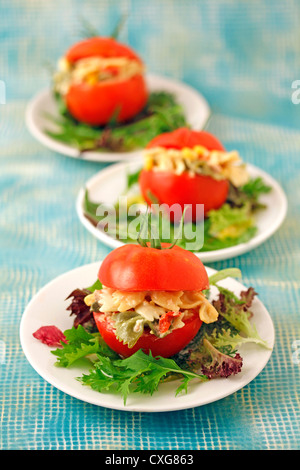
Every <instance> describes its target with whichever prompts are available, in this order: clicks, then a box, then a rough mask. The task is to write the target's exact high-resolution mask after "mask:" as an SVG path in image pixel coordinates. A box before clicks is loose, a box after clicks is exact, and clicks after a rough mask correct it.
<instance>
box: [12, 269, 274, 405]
mask: <svg viewBox="0 0 300 470" xmlns="http://www.w3.org/2000/svg"><path fill="white" fill-rule="evenodd" d="M99 265H100V263H99V262H98V263H92V264H88V265H85V266H82V267H79V268H76V269H74V270H72V271H69V272H67V273H65V274H63V275H60V276H59V277H57V278H56V279H54V280H53V281H51V282H50V283H49V284H47V285H46V286H45V287H43V288H42V289H41V290H40V291H39V292H38V293H37V294H36V295H35V296H34V297H33V299H32V300H31V301H30V303H29V304H28V306H27V308H26V310H25V312H24V314H23V316H22V319H21V324H20V339H21V345H22V348H23V351H24V353H25V355H26V357H27V359H28V361H29V363H30V364H31V365H32V367H33V368H34V369H35V370H36V372H37V373H38V374H39V375H40V376H41V377H43V378H44V379H45V380H46V381H47V382H49V383H50V384H51V385H53V386H54V387H56V388H57V389H59V390H61V391H62V392H64V393H66V394H68V395H71V396H72V397H75V398H77V399H79V400H82V401H85V402H88V403H92V404H94V405H98V406H103V407H106V408H113V409H117V410H125V411H141V412H144V411H145V412H161V411H175V410H182V409H186V408H193V407H196V406H202V405H205V404H207V403H211V402H214V401H216V400H220V399H221V398H224V397H226V396H228V395H230V394H232V393H234V392H236V391H237V390H239V389H241V388H242V387H244V386H245V385H247V384H248V383H249V382H251V381H252V380H253V379H254V378H255V377H256V376H257V375H258V374H259V373H260V372H261V371H262V369H263V368H264V367H265V365H266V364H267V362H268V360H269V359H270V356H271V353H272V349H273V346H274V339H275V333H274V327H273V323H272V320H271V317H270V315H269V313H268V311H267V310H266V308H265V307H264V305H263V304H262V303H261V301H260V300H259V299H258V298H257V297H256V298H255V299H254V302H253V306H252V311H253V313H254V321H255V325H256V327H257V331H258V333H259V334H260V336H261V338H262V339H264V340H265V341H267V344H268V346H269V348H270V349H266V348H263V347H261V346H258V345H256V344H252V343H251V344H250V343H249V344H246V345H243V347H241V348H240V351H239V352H240V354H241V355H242V357H243V367H242V371H241V372H240V373H239V374H237V375H235V376H231V377H229V378H227V379H214V380H211V381H208V382H204V383H196V382H194V383H192V384H190V386H189V388H188V393H187V394H183V395H178V396H175V391H176V388H177V386H178V383H175V382H169V383H163V384H161V385H160V386H159V389H158V391H156V392H155V393H154V394H153V395H152V396H147V395H142V394H138V393H133V394H131V395H129V397H128V400H127V403H126V405H125V406H124V404H123V399H122V397H121V396H119V395H115V394H111V393H99V392H96V391H95V390H92V389H90V388H89V387H87V386H84V385H82V384H81V383H80V382H79V381H78V380H76V377H80V376H82V374H83V373H87V370H88V369H86V370H84V369H83V368H82V367H81V368H79V367H70V368H67V369H66V368H62V367H56V366H55V365H54V363H55V361H56V357H55V356H54V355H53V354H51V352H50V350H53V349H55V348H50V347H49V346H47V345H45V344H43V343H41V342H40V341H38V340H37V339H35V338H34V337H33V333H34V332H35V331H36V330H37V329H38V328H40V327H41V326H45V325H55V326H57V327H58V328H60V329H61V330H62V331H65V330H66V329H69V328H71V327H72V324H73V320H72V317H70V315H69V313H68V312H67V311H66V307H67V306H68V305H69V303H70V301H65V300H64V299H66V297H67V296H68V295H69V294H70V292H71V291H72V290H73V289H74V288H76V287H79V288H80V287H84V286H87V285H92V284H93V283H94V282H95V280H96V279H97V273H98V270H99ZM206 269H207V273H208V275H209V276H210V275H211V274H213V273H215V272H216V271H215V270H213V269H211V268H206ZM220 285H222V286H224V287H227V288H228V289H231V290H232V291H233V292H234V293H235V294H236V295H239V293H240V292H241V291H242V290H245V289H246V288H245V287H244V286H243V285H242V284H240V283H239V282H238V281H236V280H234V279H231V278H228V279H225V280H223V281H221V282H220ZM213 289H215V288H214V287H212V296H214V295H215V294H216V291H215V290H213Z"/></svg>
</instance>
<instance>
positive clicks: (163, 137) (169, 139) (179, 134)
mask: <svg viewBox="0 0 300 470" xmlns="http://www.w3.org/2000/svg"><path fill="white" fill-rule="evenodd" d="M196 145H202V146H203V147H205V148H207V149H208V150H223V151H224V150H225V148H224V147H223V145H222V144H221V142H220V141H219V140H218V139H217V138H216V137H215V136H213V135H212V134H209V133H208V132H206V131H193V130H190V129H188V128H186V127H180V128H179V129H176V130H175V131H172V132H165V133H163V134H160V135H158V136H156V137H154V139H152V140H151V141H150V142H149V143H148V145H147V148H154V147H164V148H172V149H182V148H184V147H188V148H193V147H195V146H196Z"/></svg>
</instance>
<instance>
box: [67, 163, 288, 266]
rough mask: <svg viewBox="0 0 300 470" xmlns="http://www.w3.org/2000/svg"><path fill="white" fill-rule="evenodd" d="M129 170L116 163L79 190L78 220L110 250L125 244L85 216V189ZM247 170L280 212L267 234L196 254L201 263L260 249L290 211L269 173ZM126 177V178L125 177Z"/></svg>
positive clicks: (285, 198) (135, 166)
mask: <svg viewBox="0 0 300 470" xmlns="http://www.w3.org/2000/svg"><path fill="white" fill-rule="evenodd" d="M139 166H140V167H141V163H140V162H133V163H132V164H131V167H132V169H133V171H134V168H136V169H138V168H139ZM126 168H128V163H127V164H126V163H124V162H121V163H115V164H113V165H110V166H109V167H107V168H104V169H102V170H100V171H99V172H98V173H96V174H95V175H94V176H92V177H91V178H90V179H89V180H88V181H87V182H86V184H85V186H84V187H82V188H81V189H80V190H79V193H78V195H77V199H76V203H75V207H76V212H77V215H78V218H79V220H80V222H81V223H82V225H83V226H84V227H85V228H86V229H87V230H88V231H89V232H90V233H91V234H92V235H94V236H95V237H96V238H97V239H98V240H99V241H101V242H102V243H104V244H105V245H107V246H109V247H110V248H117V247H119V246H122V245H124V242H122V241H120V240H114V239H113V238H112V237H110V236H108V235H107V234H105V233H104V232H101V231H99V230H98V229H97V228H96V227H95V226H94V225H93V224H92V223H91V222H90V221H89V220H88V219H87V218H86V217H85V216H84V213H83V202H84V195H85V189H86V188H88V187H89V186H92V185H93V184H94V183H95V182H96V181H97V180H98V179H99V178H105V179H107V178H109V177H110V176H111V175H113V174H114V173H117V172H119V171H123V173H124V175H126V171H125V169H126ZM247 168H248V170H249V172H250V173H251V172H255V173H257V174H259V175H260V176H261V177H262V178H263V179H264V180H265V182H266V183H267V184H269V185H270V186H272V188H273V191H275V192H276V194H277V195H278V197H279V198H280V203H281V206H280V210H278V212H277V214H276V219H275V220H274V221H273V223H272V224H271V225H270V226H269V227H268V229H267V230H265V232H263V233H261V234H257V235H255V236H254V237H253V238H252V239H251V240H249V241H248V242H246V243H240V244H238V245H235V246H233V247H229V248H223V249H221V250H215V251H203V252H199V253H195V254H196V255H197V256H198V257H199V258H201V261H203V262H205V263H208V262H214V261H220V260H225V259H228V258H233V257H236V256H239V255H242V254H245V253H247V252H249V251H251V250H253V249H254V248H256V247H258V246H259V245H261V244H262V243H264V242H265V241H266V240H268V239H269V238H270V237H271V236H272V235H273V234H274V233H275V232H276V231H277V230H278V229H279V227H280V226H281V225H282V223H283V221H284V219H285V217H286V214H287V209H288V202H287V197H286V195H285V193H284V191H283V189H282V188H281V186H280V184H279V183H278V182H277V181H276V180H275V179H274V178H273V177H272V176H271V175H270V174H269V173H267V172H265V171H264V170H261V169H260V168H258V167H256V166H254V165H252V164H249V163H248V164H247ZM124 177H125V176H124Z"/></svg>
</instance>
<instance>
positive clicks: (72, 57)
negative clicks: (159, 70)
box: [65, 37, 142, 63]
mask: <svg viewBox="0 0 300 470" xmlns="http://www.w3.org/2000/svg"><path fill="white" fill-rule="evenodd" d="M65 57H66V59H67V60H68V61H69V62H72V63H74V62H77V60H80V59H86V58H87V57H106V58H107V57H127V58H128V59H133V60H137V61H138V62H140V63H142V61H141V59H140V57H139V56H138V55H137V54H136V53H135V52H134V51H133V50H132V49H131V48H130V47H128V46H126V45H125V44H121V43H120V42H118V41H116V40H115V39H113V38H105V37H93V38H89V39H84V40H83V41H80V42H77V43H76V44H74V45H73V46H71V47H70V49H69V50H68V51H67V53H66V55H65Z"/></svg>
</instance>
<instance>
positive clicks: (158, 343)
mask: <svg viewBox="0 0 300 470" xmlns="http://www.w3.org/2000/svg"><path fill="white" fill-rule="evenodd" d="M94 318H95V322H96V325H97V328H98V330H99V332H100V334H101V336H102V338H103V340H104V341H105V343H106V344H107V345H108V346H109V347H110V348H111V349H113V350H114V351H115V352H116V353H118V354H120V355H121V356H123V357H128V356H131V355H132V354H134V353H135V352H136V351H137V350H138V349H143V351H144V352H145V353H147V354H148V353H149V351H151V352H152V355H153V356H163V357H170V356H173V354H176V353H178V352H179V351H181V349H183V348H184V347H185V346H187V345H188V344H189V342H190V341H192V339H193V338H194V337H195V336H196V334H197V333H198V331H199V329H200V327H201V325H202V321H201V320H200V317H199V313H198V312H196V311H194V312H193V314H192V315H191V316H189V317H188V318H187V319H186V320H184V323H185V325H184V326H183V327H182V328H178V329H176V330H174V331H172V333H169V334H168V335H166V336H165V337H164V338H158V337H157V336H155V335H154V334H151V333H150V331H144V333H143V334H142V336H141V337H140V338H139V339H138V341H137V342H136V344H135V345H134V346H133V347H132V348H129V347H128V346H127V345H126V344H123V343H122V342H121V341H119V340H118V339H117V338H116V335H115V333H114V331H113V328H112V326H111V324H110V323H108V322H107V321H106V320H105V319H104V314H103V313H99V312H97V313H96V312H94ZM101 319H102V321H101Z"/></svg>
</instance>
